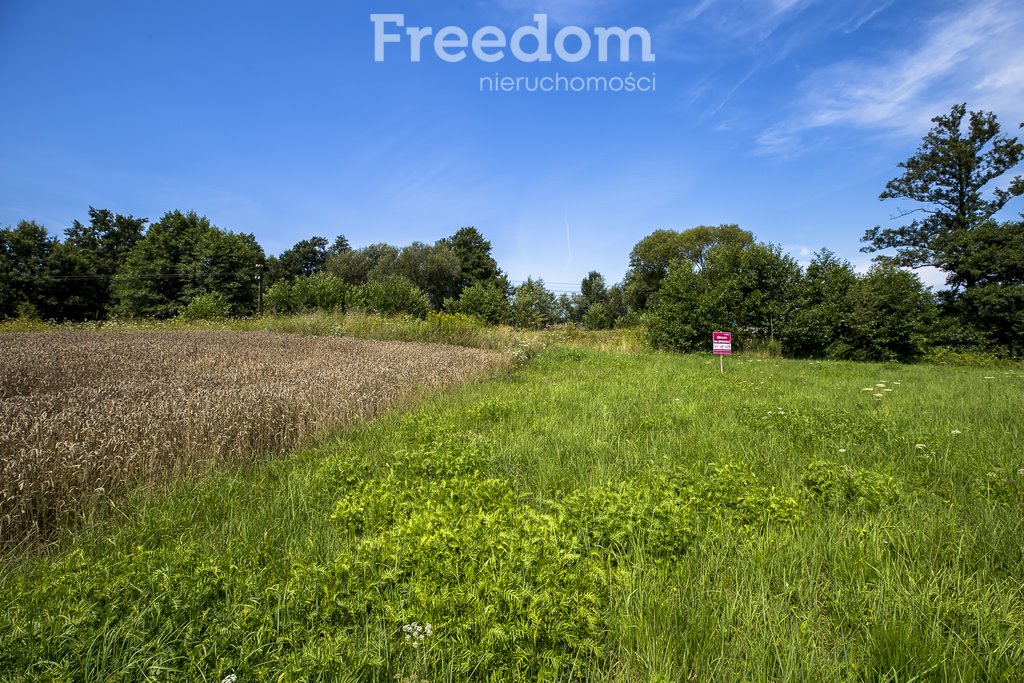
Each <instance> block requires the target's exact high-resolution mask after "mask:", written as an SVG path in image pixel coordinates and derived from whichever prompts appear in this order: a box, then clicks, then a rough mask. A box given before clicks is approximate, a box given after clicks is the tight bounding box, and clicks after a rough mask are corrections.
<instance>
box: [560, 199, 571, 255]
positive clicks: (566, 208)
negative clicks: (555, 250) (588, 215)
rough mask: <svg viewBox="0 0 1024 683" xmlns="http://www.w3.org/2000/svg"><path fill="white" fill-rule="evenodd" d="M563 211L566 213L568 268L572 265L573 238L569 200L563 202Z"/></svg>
mask: <svg viewBox="0 0 1024 683" xmlns="http://www.w3.org/2000/svg"><path fill="white" fill-rule="evenodd" d="M562 210H563V211H564V213H565V244H566V246H567V247H568V248H569V260H568V261H566V265H567V266H571V265H572V237H570V236H569V202H568V200H562Z"/></svg>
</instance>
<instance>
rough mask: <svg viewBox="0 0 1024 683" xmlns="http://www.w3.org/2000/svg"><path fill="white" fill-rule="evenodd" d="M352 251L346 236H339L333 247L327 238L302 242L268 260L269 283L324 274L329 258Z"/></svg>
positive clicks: (313, 238)
mask: <svg viewBox="0 0 1024 683" xmlns="http://www.w3.org/2000/svg"><path fill="white" fill-rule="evenodd" d="M350 250H351V248H350V247H349V246H348V240H347V239H345V236H344V235H338V237H337V238H336V239H335V240H334V243H333V244H332V245H331V246H328V244H327V238H325V237H319V236H316V237H311V238H309V239H306V240H301V241H299V242H296V243H295V244H294V245H293V246H292V247H290V248H288V249H287V250H285V251H283V252H282V253H281V255H280V256H277V257H270V258H268V259H267V283H268V284H270V285H273V284H275V283H277V282H281V281H291V280H294V279H296V278H303V277H310V276H312V275H315V274H317V273H323V272H324V271H325V270H326V268H327V260H328V259H329V258H331V257H332V256H337V255H338V254H341V253H343V252H347V251H350Z"/></svg>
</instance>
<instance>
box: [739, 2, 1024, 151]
mask: <svg viewBox="0 0 1024 683" xmlns="http://www.w3.org/2000/svg"><path fill="white" fill-rule="evenodd" d="M1022 33H1024V5H1020V4H1019V3H1016V2H1012V1H1007V0H991V1H989V2H984V3H980V4H972V5H970V6H968V7H966V8H960V9H957V10H956V11H954V12H951V13H948V14H943V15H940V16H937V17H934V18H932V19H931V20H928V21H925V22H924V23H923V24H922V29H921V35H920V38H919V39H918V40H917V41H914V43H913V44H912V45H911V46H910V47H908V48H904V49H894V50H892V51H891V52H889V53H887V54H879V55H875V56H873V57H871V58H867V59H854V60H846V61H843V62H840V63H837V64H832V65H829V66H826V67H823V68H821V69H819V70H818V71H816V72H814V73H813V74H811V75H810V76H809V77H807V78H806V79H805V80H804V81H803V83H802V85H801V87H800V88H799V89H800V90H801V91H802V93H803V94H802V97H800V99H799V100H798V106H797V108H796V111H795V112H794V113H793V114H791V115H790V117H789V118H788V119H786V120H784V121H782V122H781V123H779V124H778V125H776V126H773V127H772V128H770V129H768V130H766V131H764V132H763V133H762V134H761V136H760V137H759V139H758V142H759V144H760V147H761V149H762V150H763V151H768V152H777V151H781V150H791V149H793V148H794V147H797V148H798V147H800V146H801V145H802V144H803V140H802V137H803V134H805V133H807V132H809V131H811V130H814V129H821V128H826V127H842V126H846V127H855V128H860V129H874V130H883V131H891V132H895V133H897V134H906V135H914V136H917V135H920V134H921V132H922V131H923V130H926V129H927V128H928V125H929V121H930V119H931V117H932V116H935V115H936V114H940V113H943V112H944V111H947V110H948V109H949V107H950V106H951V105H952V104H954V103H957V102H963V101H966V102H967V103H968V105H969V106H970V107H971V108H972V109H979V108H980V109H987V110H992V111H995V112H996V113H997V114H998V115H999V116H1000V117H1010V118H1009V120H1006V124H1007V125H1009V123H1010V122H1014V121H1015V120H1019V117H1020V116H1022V115H1024V66H1022V65H1024V41H1021V40H1020V36H1021V35H1022Z"/></svg>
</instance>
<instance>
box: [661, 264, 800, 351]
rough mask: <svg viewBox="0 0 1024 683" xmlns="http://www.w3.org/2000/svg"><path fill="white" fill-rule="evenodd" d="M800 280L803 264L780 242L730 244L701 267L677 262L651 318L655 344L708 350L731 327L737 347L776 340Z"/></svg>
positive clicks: (663, 286)
mask: <svg viewBox="0 0 1024 683" xmlns="http://www.w3.org/2000/svg"><path fill="white" fill-rule="evenodd" d="M799 281H800V267H799V266H798V265H797V264H796V262H795V261H793V259H792V258H790V257H789V256H784V255H783V254H782V251H781V249H779V248H778V247H776V246H774V245H762V244H725V245H722V246H719V247H716V248H713V249H711V250H710V251H708V252H707V253H706V255H705V256H704V262H703V267H701V268H698V267H697V265H696V264H695V263H694V262H692V261H675V262H673V263H672V265H671V266H670V267H669V272H668V275H667V276H666V277H665V279H664V281H663V282H662V285H661V289H660V290H659V291H658V299H657V303H656V304H655V306H654V307H653V308H652V309H651V311H650V312H649V314H648V316H647V318H646V322H647V326H648V335H649V338H650V340H651V344H652V345H653V346H655V347H656V348H662V349H672V350H679V351H691V352H692V351H700V350H706V349H707V348H708V345H709V344H710V339H711V333H712V331H714V330H716V329H718V330H731V331H732V332H733V340H734V344H735V346H736V347H737V348H743V345H744V344H745V343H748V342H749V341H754V340H761V341H768V340H772V339H774V336H775V331H776V329H777V328H779V329H781V328H782V327H783V325H784V323H785V321H786V318H787V317H788V315H789V312H790V308H791V307H792V302H793V298H794V296H793V295H794V293H795V291H796V289H797V287H798V284H799Z"/></svg>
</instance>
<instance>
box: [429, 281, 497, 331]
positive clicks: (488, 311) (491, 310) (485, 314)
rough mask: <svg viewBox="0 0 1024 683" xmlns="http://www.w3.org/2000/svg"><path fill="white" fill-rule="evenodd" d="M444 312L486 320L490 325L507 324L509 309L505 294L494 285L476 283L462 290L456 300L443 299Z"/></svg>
mask: <svg viewBox="0 0 1024 683" xmlns="http://www.w3.org/2000/svg"><path fill="white" fill-rule="evenodd" d="M444 310H445V311H447V312H448V313H461V314H463V315H471V316H476V317H478V318H481V319H483V320H486V321H487V322H488V323H490V324H491V325H500V324H502V323H504V322H507V321H508V319H509V315H510V314H511V307H510V306H509V303H508V297H506V296H505V292H503V291H502V290H501V289H499V288H498V287H496V286H495V285H488V284H484V283H477V284H475V285H472V286H471V287H466V288H465V289H464V290H462V294H460V295H459V298H458V299H445V300H444Z"/></svg>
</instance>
